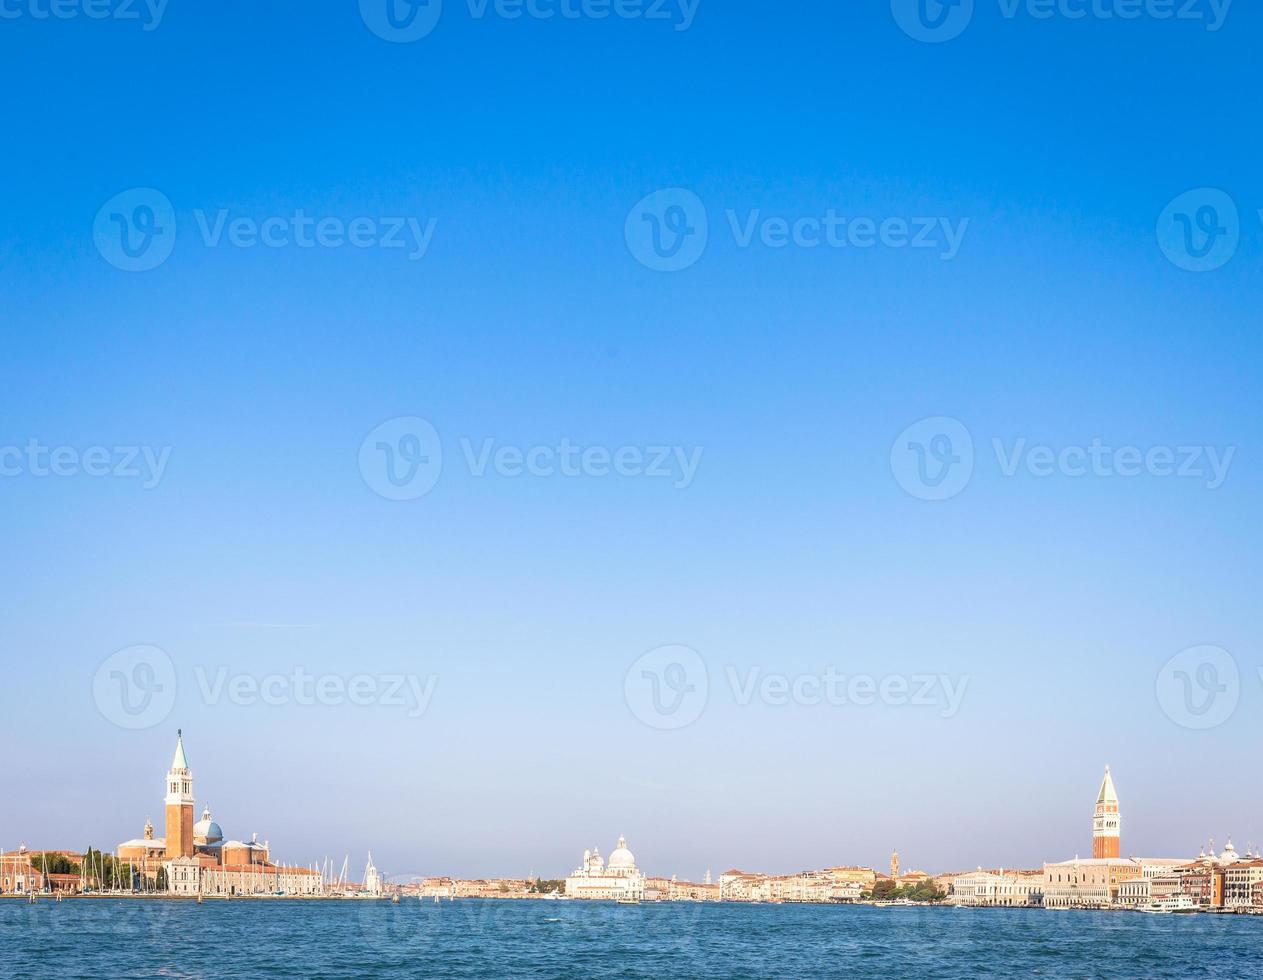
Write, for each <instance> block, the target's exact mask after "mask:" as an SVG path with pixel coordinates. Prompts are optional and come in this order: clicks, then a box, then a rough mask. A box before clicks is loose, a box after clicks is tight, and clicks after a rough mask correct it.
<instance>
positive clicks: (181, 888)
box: [115, 731, 322, 895]
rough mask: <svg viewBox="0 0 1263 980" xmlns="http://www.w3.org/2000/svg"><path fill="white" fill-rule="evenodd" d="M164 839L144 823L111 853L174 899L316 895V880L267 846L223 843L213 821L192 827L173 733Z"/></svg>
mask: <svg viewBox="0 0 1263 980" xmlns="http://www.w3.org/2000/svg"><path fill="white" fill-rule="evenodd" d="M165 787H166V796H165V797H164V800H163V804H164V809H165V814H166V827H165V833H164V835H163V836H162V837H156V836H154V827H153V823H152V822H151V821H149V820H146V821H145V829H144V835H143V836H142V837H139V838H135V839H133V840H129V841H124V842H123V843H122V844H119V845H118V847H117V848H116V849H115V855H116V857H118V859H119V860H120V861H126V862H128V863H129V864H130V865H131V866H132V869H133V877H134V879H135V881H136V882H138V883H139V882H146V883H149V884H156V883H157V877H158V871H159V869H163V870H164V871H165V873H166V879H167V890H168V891H170V892H172V893H174V894H177V895H264V894H266V895H274V894H278V893H282V892H283V893H284V894H286V895H318V894H320V893H321V891H322V887H321V880H320V875H319V873H318V872H316V871H314V870H311V869H308V868H297V867H287V866H283V865H277V864H274V863H272V860H271V849H270V847H269V845H268V843H267V842H266V841H264V842H263V843H262V844H260V843H259V840H258V835H257V834H255V835H253V836H252V837H251V839H250V840H249V841H248V842H246V841H239V840H229V841H225V840H224V834H223V831H222V830H221V829H220V827H219V824H217V823H216V822H215V821H214V819H213V818H212V817H211V812H210V808H209V807H207V808H205V809H203V811H202V819H201V820H199V821H197V822H196V823H194V821H193V804H194V795H193V773H192V770H191V769H190V768H189V763H188V757H187V756H186V754H185V751H184V733H183V731H177V732H176V743H175V755H174V756H173V757H172V760H171V768H170V769H169V770H168V771H167V776H166V783H165Z"/></svg>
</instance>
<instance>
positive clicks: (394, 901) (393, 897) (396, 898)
mask: <svg viewBox="0 0 1263 980" xmlns="http://www.w3.org/2000/svg"><path fill="white" fill-rule="evenodd" d="M390 904H391V905H398V904H399V896H398V895H391V896H390Z"/></svg>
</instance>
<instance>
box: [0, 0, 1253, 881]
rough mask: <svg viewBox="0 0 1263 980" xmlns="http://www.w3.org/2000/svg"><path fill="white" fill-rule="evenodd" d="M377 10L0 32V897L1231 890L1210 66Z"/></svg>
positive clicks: (1213, 8) (1066, 43) (1232, 296)
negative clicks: (362, 884) (173, 818)
mask: <svg viewBox="0 0 1263 980" xmlns="http://www.w3.org/2000/svg"><path fill="white" fill-rule="evenodd" d="M397 2H398V5H397V6H396V7H395V8H393V10H390V11H388V10H387V9H386V8H385V6H384V3H378V2H377V0H364V2H363V3H362V4H358V5H357V3H356V2H354V0H338V2H332V0H328V2H321V3H317V4H298V3H277V4H264V5H259V4H246V3H244V2H239V0H224V2H222V3H218V4H212V5H205V4H192V3H188V2H185V0H169V3H166V4H165V5H162V4H157V3H154V4H151V5H148V6H147V5H145V4H143V3H136V4H129V3H125V2H124V0H93V2H91V3H89V2H88V0H65V4H64V5H62V6H59V7H57V8H56V10H57V11H58V12H59V13H58V14H57V15H54V14H53V13H52V10H53V8H51V7H50V6H49V4H48V0H3V3H0V79H3V81H4V83H5V89H6V92H7V93H8V95H7V97H6V99H5V100H4V107H3V116H2V120H3V133H4V141H5V152H4V153H3V155H2V156H0V178H2V179H0V211H2V213H3V215H4V220H3V221H0V331H2V333H3V338H4V357H3V364H4V371H3V377H4V382H3V384H2V385H0V534H2V535H3V540H4V556H5V560H4V561H3V562H0V592H2V593H3V595H4V596H5V599H6V601H5V604H4V610H5V615H4V616H3V617H0V671H2V673H3V676H4V678H5V683H4V686H3V696H2V700H0V703H2V705H3V707H2V708H0V733H2V734H3V742H4V744H5V746H6V748H8V749H9V751H8V752H6V768H7V771H8V773H9V775H10V780H9V782H8V785H9V786H11V787H21V788H22V789H21V792H6V793H5V794H4V796H3V798H2V799H0V848H4V849H6V850H11V849H14V848H16V847H17V846H18V844H19V843H22V842H25V843H26V844H27V845H28V846H31V847H56V848H80V847H83V846H86V845H89V844H90V845H92V846H95V847H105V848H110V847H113V846H114V845H116V844H117V843H118V842H119V841H122V840H125V839H128V838H130V837H134V836H138V835H139V833H140V831H141V828H142V826H143V824H144V821H145V819H146V817H152V818H153V819H154V821H155V823H156V824H157V825H158V826H159V833H161V825H162V820H161V816H162V777H163V775H164V773H165V771H166V767H167V766H168V765H169V763H170V759H171V755H172V750H173V748H174V744H175V733H176V730H177V729H178V728H179V729H183V731H184V735H185V744H186V747H187V751H188V757H189V762H190V765H191V767H192V770H193V774H194V786H195V792H196V795H197V800H198V803H197V808H198V811H199V814H200V810H201V808H202V806H203V805H209V806H210V808H211V809H212V811H213V813H214V816H215V819H216V821H217V822H219V823H220V824H221V825H222V826H223V828H224V830H225V832H226V833H227V834H228V835H229V836H230V837H238V838H248V836H249V835H250V834H252V833H258V834H259V837H260V839H268V840H270V842H271V845H272V849H273V854H274V856H275V857H277V858H280V859H282V860H284V861H287V862H291V863H298V864H309V863H312V862H319V861H322V860H323V859H324V858H325V857H326V856H329V857H332V858H334V859H335V863H339V864H340V862H341V858H342V856H343V855H350V856H351V863H352V866H353V869H354V868H356V867H357V866H362V864H363V861H364V858H365V857H366V855H367V852H368V851H369V850H370V849H371V850H372V852H373V856H374V858H375V860H376V862H377V864H378V865H379V866H380V867H381V868H382V869H383V870H384V871H385V872H386V873H388V874H391V875H395V876H399V877H406V876H409V875H422V874H455V875H462V876H470V877H473V876H489V875H505V876H509V875H525V874H527V873H529V872H533V873H536V874H540V875H544V876H545V877H559V876H564V875H565V874H566V873H568V872H569V871H570V870H571V869H572V868H574V867H575V866H577V864H578V863H579V860H580V857H581V855H582V852H583V850H584V849H585V848H588V847H593V846H598V847H600V848H601V849H602V851H603V852H605V853H608V851H609V850H610V849H612V847H613V846H614V843H615V841H616V839H617V837H618V836H619V835H620V834H624V835H626V837H627V840H628V843H629V846H630V847H631V848H632V850H633V851H634V852H635V853H636V855H637V859H638V861H639V864H640V865H641V867H643V868H644V869H646V870H647V871H649V872H650V873H655V874H665V875H670V874H678V875H679V876H680V877H681V878H694V879H696V878H700V877H701V876H702V875H703V874H704V873H705V872H706V870H707V869H708V868H709V869H711V870H712V871H713V873H715V874H718V873H720V872H721V871H723V870H726V869H728V868H731V867H741V868H743V869H747V870H763V871H768V872H779V873H787V872H792V871H797V870H802V869H805V868H816V867H823V866H830V865H837V864H867V865H873V866H877V867H884V866H885V864H886V863H887V861H888V859H889V854H890V851H891V849H892V848H898V849H899V852H900V854H901V857H902V860H903V864H904V866H905V867H916V868H924V869H925V870H928V871H931V872H939V871H945V870H959V869H966V868H972V867H975V866H978V865H987V866H995V865H1002V866H1006V867H1014V866H1032V867H1035V866H1038V865H1039V864H1040V863H1041V862H1043V861H1045V860H1061V859H1066V858H1070V857H1073V856H1074V855H1076V854H1082V855H1087V854H1089V853H1090V850H1091V817H1092V806H1093V803H1094V801H1095V799H1096V791H1097V788H1098V785H1099V783H1100V780H1101V775H1102V772H1103V769H1104V767H1105V766H1106V765H1107V764H1108V765H1110V766H1112V769H1113V773H1114V776H1115V781H1116V784H1117V787H1118V792H1119V796H1120V799H1121V808H1122V814H1123V844H1122V848H1123V853H1125V854H1142V855H1143V854H1148V855H1155V856H1157V855H1162V856H1167V855H1175V856H1179V855H1192V854H1195V853H1196V851H1197V849H1198V847H1199V846H1201V845H1202V844H1203V843H1204V842H1205V841H1206V839H1207V838H1208V837H1210V836H1213V837H1215V839H1216V840H1217V841H1219V842H1220V843H1221V844H1222V843H1223V842H1224V841H1225V840H1226V838H1227V837H1228V835H1232V836H1233V837H1234V842H1235V843H1236V844H1237V846H1238V847H1239V848H1240V847H1244V846H1245V845H1246V844H1247V843H1249V842H1251V841H1253V842H1254V843H1256V844H1257V845H1260V846H1263V824H1260V822H1259V814H1260V813H1261V812H1263V788H1260V786H1259V783H1258V780H1256V779H1253V778H1251V776H1252V774H1253V772H1254V771H1255V768H1256V763H1257V750H1256V746H1257V743H1258V737H1259V735H1260V722H1259V718H1260V717H1263V715H1261V714H1260V707H1263V673H1261V671H1260V668H1263V650H1261V649H1260V646H1259V637H1260V628H1261V627H1263V616H1261V615H1260V612H1259V605H1258V602H1257V595H1258V588H1259V585H1260V571H1261V567H1260V531H1259V522H1258V520H1257V510H1258V500H1259V491H1260V489H1261V487H1263V466H1261V463H1260V455H1259V454H1260V440H1261V437H1263V431H1261V430H1263V424H1261V423H1260V420H1259V411H1258V409H1259V397H1258V391H1259V381H1260V373H1261V370H1260V368H1261V362H1260V357H1261V356H1263V340H1261V339H1260V335H1259V316H1258V306H1259V296H1260V287H1263V265H1261V260H1263V221H1261V220H1260V209H1263V174H1261V173H1260V171H1259V167H1258V157H1259V152H1258V151H1259V148H1260V138H1259V134H1258V126H1257V120H1258V118H1259V110H1260V108H1261V102H1263V96H1261V95H1260V89H1259V86H1258V85H1257V78H1256V74H1257V73H1256V72H1255V71H1254V70H1253V64H1254V61H1255V55H1256V50H1255V49H1256V47H1257V43H1256V42H1257V39H1258V38H1259V37H1260V36H1261V33H1260V32H1261V30H1263V12H1260V11H1259V9H1258V8H1257V6H1253V5H1247V4H1236V5H1231V4H1228V5H1225V4H1224V3H1222V2H1220V3H1218V4H1212V3H1210V0H1200V2H1198V3H1194V4H1192V5H1191V6H1189V7H1188V8H1186V10H1185V14H1184V15H1182V16H1180V17H1174V16H1170V17H1168V16H1165V14H1166V13H1167V12H1168V11H1167V8H1166V7H1165V6H1164V5H1163V4H1162V3H1161V2H1160V0H1150V2H1147V3H1144V4H1134V3H1131V2H1129V0H1095V3H1094V4H1093V5H1088V4H1083V5H1080V4H1078V3H1077V2H1075V0H1062V2H1060V3H1059V4H1055V5H1049V4H1044V3H1034V2H1030V3H1028V2H1025V0H1023V2H1017V0H974V2H973V3H969V2H965V3H964V4H963V5H960V6H955V7H940V6H938V4H937V3H936V2H935V0H927V5H926V7H925V8H924V10H918V9H917V8H916V7H915V6H914V5H913V4H911V3H905V2H904V0H894V2H893V3H890V2H883V0H866V2H861V3H846V4H839V3H825V2H815V0H803V2H801V3H797V4H790V5H768V4H765V3H757V4H756V3H751V2H746V0H725V2H723V3H719V2H715V0H700V2H698V3H696V5H693V4H692V3H690V4H681V3H678V2H674V0H673V2H668V3H666V4H662V5H660V6H657V7H650V6H648V5H645V4H637V3H631V2H628V3H624V4H619V5H617V6H616V5H614V4H612V3H611V4H605V5H603V4H601V3H599V2H597V0H588V2H587V3H583V2H580V0H567V2H566V3H564V4H562V3H560V2H557V3H551V2H547V0H538V2H535V3H533V4H532V5H531V6H530V7H529V8H528V7H526V6H520V7H519V6H516V5H514V4H512V3H504V2H501V3H499V4H497V3H494V2H492V3H488V4H482V3H480V2H475V0H444V2H443V3H442V4H439V3H438V0H431V4H430V5H429V6H425V5H421V6H417V7H415V8H412V7H409V6H408V5H407V2H406V0H397ZM1177 6H1179V5H1177ZM519 11H520V12H521V15H520V16H513V14H514V13H515V12H519ZM607 11H608V12H610V15H609V16H599V15H600V14H602V13H604V12H607ZM1137 11H1138V13H1137ZM90 12H92V13H96V14H99V15H100V16H89V13H90ZM549 12H554V13H555V14H556V15H555V16H551V17H550V16H545V15H546V14H548V13H549ZM1080 12H1083V16H1078V14H1079V13H1080ZM563 14H564V16H563ZM414 35H415V36H414Z"/></svg>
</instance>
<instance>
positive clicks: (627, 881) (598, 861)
mask: <svg viewBox="0 0 1263 980" xmlns="http://www.w3.org/2000/svg"><path fill="white" fill-rule="evenodd" d="M566 895H567V896H568V897H570V898H586V899H594V900H598V901H614V902H639V901H641V900H643V899H644V897H645V876H644V875H643V874H642V873H641V871H640V869H639V868H637V867H636V856H635V855H634V854H632V852H631V851H629V850H628V849H627V841H626V840H625V839H624V838H622V837H620V838H619V839H618V846H617V847H615V848H614V850H613V851H612V852H610V860H609V863H608V864H607V863H606V862H605V860H604V859H603V858H602V857H601V852H600V851H599V850H598V849H597V848H592V850H590V851H584V852H583V864H582V865H580V866H579V867H578V868H576V869H575V870H574V871H573V872H572V873H571V875H570V877H569V878H567V879H566Z"/></svg>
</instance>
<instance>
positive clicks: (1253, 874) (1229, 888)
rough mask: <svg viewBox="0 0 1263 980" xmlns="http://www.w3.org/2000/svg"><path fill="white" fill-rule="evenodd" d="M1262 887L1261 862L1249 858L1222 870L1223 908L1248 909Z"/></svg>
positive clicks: (1262, 866) (1262, 862)
mask: <svg viewBox="0 0 1263 980" xmlns="http://www.w3.org/2000/svg"><path fill="white" fill-rule="evenodd" d="M1260 886H1263V860H1260V859H1259V858H1257V857H1250V858H1248V859H1246V860H1244V861H1237V862H1235V863H1234V864H1230V865H1228V866H1227V867H1225V868H1224V907H1225V908H1230V909H1239V908H1249V907H1251V906H1253V905H1255V904H1256V902H1255V895H1256V893H1258V892H1259V891H1260Z"/></svg>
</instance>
